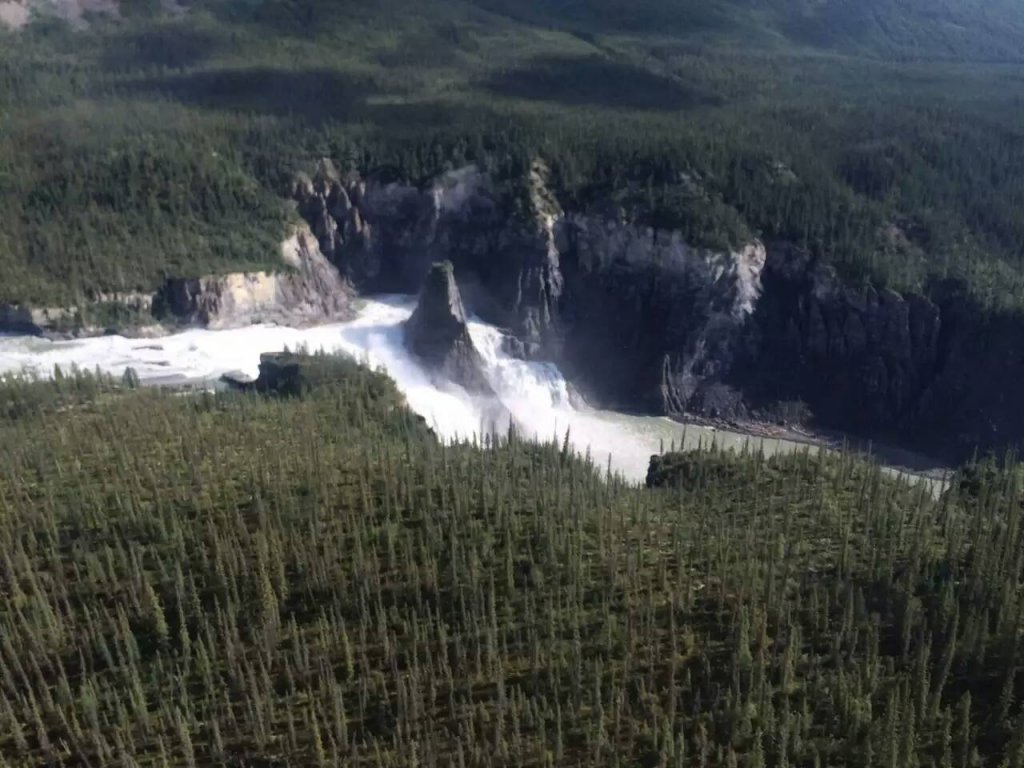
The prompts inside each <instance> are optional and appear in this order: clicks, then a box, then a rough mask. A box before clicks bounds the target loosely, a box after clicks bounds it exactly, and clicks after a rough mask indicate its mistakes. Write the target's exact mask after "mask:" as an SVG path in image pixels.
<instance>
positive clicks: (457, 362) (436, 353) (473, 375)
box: [404, 262, 491, 394]
mask: <svg viewBox="0 0 1024 768" xmlns="http://www.w3.org/2000/svg"><path fill="white" fill-rule="evenodd" d="M404 330H405V345H406V347H408V349H409V351H410V352H412V353H413V354H414V355H416V357H418V358H419V359H420V360H422V361H423V362H424V363H425V364H426V365H427V366H428V367H429V368H430V369H431V370H433V371H435V372H437V373H440V374H441V375H442V376H444V377H445V378H446V379H448V380H450V381H452V382H454V383H456V384H458V385H459V386H461V387H463V388H465V389H466V390H467V391H469V392H473V393H478V394H489V393H491V387H490V384H488V382H487V377H486V376H485V375H484V364H483V360H482V359H481V358H480V354H479V353H478V352H477V350H476V347H474V346H473V340H472V338H470V335H469V327H468V325H467V324H466V310H465V309H464V308H463V305H462V297H461V296H460V294H459V288H458V286H457V285H456V283H455V274H454V269H453V267H452V264H451V262H442V263H439V264H435V265H434V266H433V267H432V268H431V269H430V271H429V272H428V273H427V277H426V279H425V280H424V282H423V288H422V290H421V291H420V295H419V301H418V303H417V305H416V310H415V311H414V312H413V313H412V317H410V318H409V320H408V321H407V322H406V324H405V329H404Z"/></svg>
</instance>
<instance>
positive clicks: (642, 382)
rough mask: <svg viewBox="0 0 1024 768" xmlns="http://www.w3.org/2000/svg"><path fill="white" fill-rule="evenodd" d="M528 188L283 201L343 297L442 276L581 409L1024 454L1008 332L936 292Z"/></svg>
mask: <svg viewBox="0 0 1024 768" xmlns="http://www.w3.org/2000/svg"><path fill="white" fill-rule="evenodd" d="M527 186H528V200H527V205H526V210H525V213H524V212H523V209H522V207H521V206H520V207H519V208H517V209H515V210H518V211H520V212H519V213H513V212H512V211H513V206H512V204H511V203H510V202H509V197H508V196H507V194H506V192H504V191H503V190H502V189H500V188H499V187H498V186H497V185H495V184H494V183H493V182H492V181H491V180H490V179H489V178H488V177H487V176H486V175H485V174H482V173H480V172H478V171H477V170H476V169H474V168H465V169H462V170H459V171H453V172H450V173H446V174H444V175H442V176H440V177H438V178H437V179H435V180H434V181H433V182H431V183H429V184H428V185H426V186H425V187H422V188H420V187H415V186H412V185H409V184H402V183H397V182H394V181H390V180H385V179H383V178H369V179H360V178H359V177H358V176H355V175H352V174H349V175H347V176H345V175H342V174H339V173H338V172H337V171H336V170H335V169H334V168H333V166H331V165H330V164H329V163H322V164H321V166H320V168H319V169H318V171H317V173H316V175H315V178H313V179H308V178H307V179H304V180H300V181H298V182H297V183H296V185H295V187H294V189H293V195H294V197H295V199H296V201H297V202H298V205H299V209H300V211H302V212H303V214H304V215H305V216H306V218H307V220H308V221H309V222H310V224H311V227H312V228H313V231H314V232H315V233H316V235H317V237H318V239H319V243H320V246H321V249H322V250H323V252H324V253H325V255H327V256H328V257H329V258H330V259H331V260H332V261H333V262H334V263H335V264H336V265H337V266H338V268H339V269H340V270H341V272H342V273H343V274H344V275H345V276H346V277H347V278H348V279H349V280H350V281H351V282H352V283H354V284H355V285H356V286H357V287H358V288H361V289H362V290H366V291H381V292H401V293H413V292H415V291H416V290H418V288H419V285H420V281H421V280H422V276H423V275H424V274H425V273H426V272H427V271H428V269H429V268H430V265H431V264H432V263H433V262H435V261H440V260H450V261H451V262H452V264H453V265H454V269H455V272H456V273H457V274H458V275H459V279H460V282H461V283H462V285H463V287H464V290H465V296H466V300H467V302H468V303H469V304H470V306H471V307H472V309H473V311H474V312H476V313H478V314H480V315H481V316H482V317H484V318H485V319H486V320H488V321H489V322H491V323H494V324H496V325H499V326H502V327H504V328H507V329H509V330H510V331H511V332H512V333H513V335H514V336H515V338H516V341H515V342H513V343H512V344H511V345H510V347H509V351H510V352H514V353H515V354H516V355H517V356H522V357H525V358H527V359H541V360H550V361H553V362H556V363H557V364H559V365H560V366H561V368H562V370H563V371H564V372H565V373H566V374H567V376H568V377H569V378H570V379H571V380H572V381H573V383H574V384H575V385H576V386H578V388H579V390H580V391H581V393H582V394H583V395H584V396H585V397H586V398H587V399H588V400H589V401H590V402H592V403H593V404H595V405H600V406H609V407H616V408H623V409H629V410H639V411H643V412H649V413H660V414H668V415H682V414H687V413H691V414H699V415H703V416H709V417H712V418H721V419H726V420H728V419H746V418H762V419H770V420H773V421H782V422H800V421H810V422H813V423H815V424H817V425H819V426H824V427H828V428H836V429H843V430H847V431H850V432H853V433H857V434H860V435H862V436H870V437H877V438H884V439H886V440H887V441H889V442H893V443H898V444H902V445H904V446H907V447H913V448H916V449H919V450H922V451H923V452H926V453H929V454H930V455H933V456H942V457H943V458H952V459H958V458H963V457H964V456H966V455H969V454H970V452H971V451H972V450H973V449H974V448H975V447H980V448H982V449H983V450H988V449H997V450H1001V449H1003V448H1005V447H1007V446H1012V445H1016V446H1018V447H1024V409H1022V408H1019V407H1018V406H1017V402H1016V388H1017V382H1018V381H1022V380H1024V317H1015V316H1000V315H993V314H992V313H991V312H988V311H986V310H984V309H982V308H981V307H978V306H975V305H973V304H972V303H971V302H970V301H967V300H966V299H965V298H964V297H963V296H962V295H961V293H958V292H957V291H956V290H952V289H949V288H948V287H947V288H939V287H936V288H935V289H934V290H932V289H930V290H929V291H927V295H918V294H905V295H901V294H897V293H895V292H892V291H888V290H880V289H876V288H872V287H869V286H860V285H852V284H850V283H847V282H844V281H843V280H842V279H840V277H839V276H837V274H836V273H835V272H834V270H832V269H831V268H830V267H828V266H826V265H824V264H821V263H819V262H818V261H817V260H815V259H814V258H812V257H810V256H809V255H808V254H806V253H803V252H801V251H800V250H799V249H797V248H795V247H793V246H792V245H790V244H787V243H773V244H769V246H768V247H767V248H765V247H764V246H762V245H761V244H760V243H757V242H754V243H750V244H748V245H747V246H745V247H742V248H739V249H737V250H736V251H735V252H722V253H715V252H709V251H705V250H701V249H695V248H691V247H690V246H688V244H687V243H685V242H684V241H683V240H682V238H681V236H680V234H679V233H678V232H672V231H654V230H650V229H646V228H642V227H638V226H635V225H632V224H629V223H626V222H624V221H623V220H622V216H621V213H620V212H617V210H616V209H615V208H614V206H604V207H601V208H594V209H592V210H588V211H579V212H569V213H567V212H565V211H563V210H562V209H561V207H560V206H559V203H558V201H557V200H555V199H554V197H553V196H552V195H551V193H550V192H549V191H548V186H547V172H546V169H545V168H544V167H543V165H541V164H535V165H534V167H533V168H532V169H531V172H530V174H529V179H528V184H527ZM520 200H521V198H520Z"/></svg>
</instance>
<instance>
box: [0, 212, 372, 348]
mask: <svg viewBox="0 0 1024 768" xmlns="http://www.w3.org/2000/svg"><path fill="white" fill-rule="evenodd" d="M281 262H282V263H281V269H280V270H278V271H273V272H271V271H262V272H234V273H228V274H220V275H207V276H203V277H186V278H172V279H169V280H167V282H166V283H164V285H163V286H161V287H160V288H159V290H157V291H156V292H155V293H143V292H118V293H99V294H96V295H94V296H92V297H91V298H90V299H89V300H88V301H85V302H83V303H82V304H81V305H80V306H72V307H48V308H47V307H26V306H18V305H3V304H0V332H6V333H23V334H35V335H42V336H48V337H51V338H73V337H84V336H98V335H102V334H105V333H114V332H116V333H120V334H123V335H127V336H147V337H148V336H156V335H161V334H163V333H166V332H167V330H168V328H170V327H174V326H182V325H198V326H202V327H205V328H212V329H223V328H232V327H238V326H244V325H251V324H253V323H278V324H282V325H299V326H301V325H311V324H315V323H323V322H329V321H340V320H347V319H350V318H351V317H352V316H353V314H354V312H353V310H352V299H353V296H354V295H355V294H354V291H353V290H352V287H351V285H349V283H348V282H347V281H346V280H345V279H344V278H343V277H342V276H341V274H340V273H339V272H338V269H337V268H336V267H335V266H334V265H332V264H331V263H330V262H329V261H328V260H327V259H326V258H324V256H323V254H322V253H320V249H319V245H318V243H317V240H316V238H315V237H313V235H312V233H311V232H310V231H309V229H308V228H306V227H304V226H303V227H299V228H298V229H297V230H296V231H295V232H294V233H293V234H292V236H291V237H290V238H289V239H288V240H286V241H285V242H284V243H282V245H281Z"/></svg>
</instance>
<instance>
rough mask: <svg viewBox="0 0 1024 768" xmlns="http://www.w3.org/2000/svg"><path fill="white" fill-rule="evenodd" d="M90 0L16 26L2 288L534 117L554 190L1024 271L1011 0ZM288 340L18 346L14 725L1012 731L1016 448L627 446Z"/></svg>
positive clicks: (295, 751)
mask: <svg viewBox="0 0 1024 768" xmlns="http://www.w3.org/2000/svg"><path fill="white" fill-rule="evenodd" d="M0 5H3V4H0ZM98 5H99V6H102V5H103V4H98ZM117 6H118V9H119V10H118V13H116V14H114V15H111V14H107V13H103V12H96V13H86V14H85V15H84V16H83V17H81V18H78V17H75V18H74V19H72V21H71V22H68V21H67V20H66V19H62V18H60V17H58V16H57V15H54V14H52V13H49V12H48V11H47V10H46V9H45V8H43V7H42V6H39V5H38V4H37V9H36V11H35V15H34V16H32V17H31V18H30V20H29V21H28V23H27V24H26V25H25V26H24V27H23V28H21V29H19V30H10V29H7V28H5V27H3V26H0V275H2V277H3V279H2V280H0V304H5V303H26V304H32V305H59V306H66V305H70V304H78V303H82V302H88V301H94V300H96V299H97V298H99V297H101V296H102V295H103V294H107V293H109V292H115V291H132V290H147V291H149V290H153V289H154V288H155V287H156V286H157V285H159V283H160V282H161V281H162V280H164V279H166V278H168V277H174V276H188V275H197V274H205V273H210V272H219V271H227V270H235V269H250V268H263V267H267V266H270V265H273V264H275V263H276V262H277V259H278V255H277V254H278V247H279V243H280V241H281V239H282V237H283V236H284V234H285V232H286V230H287V228H288V226H289V223H290V219H291V218H292V217H294V216H295V215H296V214H295V213H294V212H293V211H291V210H290V209H289V208H288V207H287V206H286V204H285V202H284V197H285V194H286V191H287V188H288V184H289V181H290V179H291V178H292V176H293V174H294V173H295V172H296V170H299V169H303V168H309V167H312V164H313V163H314V162H315V160H316V159H317V158H320V157H329V158H333V159H334V160H335V161H336V162H337V163H338V164H339V165H340V166H341V167H343V168H344V169H358V170H359V171H361V172H362V173H364V174H380V175H382V176H385V177H387V178H393V179H405V180H411V181H417V182H419V181H423V180H426V179H428V178H430V177H431V176H432V175H434V174H436V173H438V172H439V171H443V170H445V169H449V168H454V167H458V166H461V165H464V164H467V163H476V164H478V165H479V166H481V167H482V168H484V169H485V170H487V171H489V172H490V173H491V174H492V176H493V177H494V178H495V179H496V180H497V183H499V184H506V185H507V187H508V189H509V190H510V192H513V193H514V191H515V189H516V188H517V185H521V183H522V180H523V178H524V176H525V175H526V174H527V172H528V169H529V168H530V165H531V163H533V162H534V161H535V160H536V159H538V158H541V159H543V160H544V161H545V162H546V164H547V165H548V167H549V168H550V169H551V181H552V188H553V191H554V193H555V194H556V195H557V196H558V198H559V201H560V202H561V203H562V205H563V206H565V207H566V208H585V207H587V206H588V205H591V204H595V203H599V202H602V201H607V200H609V199H611V200H613V201H615V202H616V203H618V204H619V205H620V206H621V207H622V209H623V210H624V211H626V212H627V214H628V215H629V216H630V217H631V218H633V219H635V220H636V221H639V222H644V223H648V224H651V225H653V226H659V227H661V226H665V227H672V228H676V229H679V230H681V231H682V232H683V234H684V235H685V237H686V239H687V240H688V241H690V242H692V243H695V244H702V245H709V246H715V247H725V246H729V245H735V244H737V243H740V242H743V241H745V240H748V239H750V238H752V237H761V238H764V239H766V240H772V239H779V240H785V241H788V242H794V243H797V244H798V245H800V246H802V247H805V248H807V249H808V250H810V251H812V252H813V253H814V254H815V255H817V256H819V257H821V258H823V259H825V260H826V261H829V262H831V263H832V264H834V265H835V266H836V268H837V269H838V270H839V271H840V272H841V273H842V274H843V275H845V276H847V277H848V278H849V279H852V280H865V281H870V282H872V283H874V284H876V285H879V286H881V285H886V286H890V287H894V288H898V289H905V288H914V289H917V290H922V291H928V290H929V287H930V286H932V285H933V284H934V283H936V282H937V281H942V280H945V279H947V278H954V279H956V280H958V281H960V282H961V283H962V284H963V285H964V286H965V287H966V288H967V289H968V290H969V292H970V293H971V294H972V296H973V298H975V299H976V300H977V301H978V303H979V304H980V305H982V306H985V307H989V308H998V309H1000V310H1005V309H1011V310H1018V309H1020V308H1021V307H1024V281H1022V279H1021V277H1020V274H1021V265H1022V261H1024V128H1022V126H1024V120H1022V118H1024V100H1022V94H1024V90H1022V85H1024V79H1022V74H1024V69H1022V67H1024V57H1022V54H1021V51H1022V50H1024V45H1022V41H1024V11H1022V10H1021V8H1020V7H1019V4H1018V3H1015V2H1011V1H1010V0H987V1H983V0H931V2H924V0H902V1H901V2H896V1H895V0H864V1H863V2H858V3H853V2H847V1H846V0H824V1H823V2H805V1H804V0H763V1H762V2H756V3H755V2H752V1H751V0H718V1H717V2H706V1H703V0H702V2H696V1H695V0H635V1H634V2H632V3H628V4H627V3H619V2H613V1H612V0H589V1H588V2H582V0H522V1H521V2H511V1H510V0H418V2H412V0H380V1H379V2H366V1H363V2H355V0H263V1H262V2H259V1H257V0H192V2H185V0H178V1H177V2H158V1H157V0H153V1H152V2H150V1H149V0H139V2H128V0H124V1H123V2H121V3H119V4H117ZM5 9H6V6H5ZM510 197H511V198H512V199H514V194H511V195H510ZM293 362H294V363H295V364H296V365H297V369H298V370H299V371H300V372H301V377H300V378H299V379H298V380H293V381H291V382H290V386H288V387H286V388H284V389H283V390H281V391H247V392H237V391H233V392H217V393H214V392H189V393H181V392H167V391H161V390H157V389H152V388H140V387H139V386H138V382H137V380H136V378H135V377H134V376H133V375H132V374H131V373H130V371H129V372H128V373H126V375H125V376H124V378H123V379H117V380H113V379H108V378H105V377H103V376H100V375H91V374H86V373H82V372H79V371H70V372H60V371H56V372H55V375H54V377H53V378H52V380H50V381H34V380H29V379H25V378H7V379H3V380H0V768H29V766H86V767H87V768H105V767H107V766H125V767H126V768H127V767H131V766H138V767H139V768H143V767H146V768H148V767H150V766H152V767H154V768H164V767H165V766H187V767H189V768H199V767H200V766H201V767H203V768H207V767H213V766H237V767H241V766H247V767H249V768H271V767H272V766H273V767H283V766H354V767H357V768H358V767H364V768H383V767H384V766H393V767H398V766H409V767H410V768H412V766H419V767H423V766H458V768H464V767H467V768H468V767H474V766H479V767H480V768H484V767H486V766H503V767H504V766H508V767H510V768H511V767H512V766H531V767H532V766H537V767H542V766H622V767H623V768H625V767H626V766H642V767H645V768H669V767H672V768H694V767H700V768H710V767H717V766H725V767H726V768H732V767H733V766H736V767H737V768H767V767H768V766H779V767H785V766H792V767H793V768H824V767H825V766H855V767H857V768H883V767H884V768H990V767H991V768H1024V669H1022V667H1024V631H1022V627H1024V589H1022V583H1024V474H1022V472H1021V471H1020V469H1019V467H1018V466H1017V465H1016V463H1015V460H1014V459H1013V457H1009V458H1007V459H1006V460H1005V461H993V460H985V461H977V462H973V463H972V464H970V465H969V466H966V467H964V468H962V469H961V470H959V471H958V472H957V473H955V474H954V475H952V476H951V477H950V478H949V480H948V482H947V483H945V484H944V485H943V487H942V488H938V489H937V488H936V486H935V485H934V484H932V485H929V484H925V483H920V484H915V483H913V482H909V481H907V480H901V479H897V478H894V477H892V476H891V475H890V474H887V473H885V472H884V471H883V469H882V468H880V467H879V466H877V465H876V464H873V463H871V462H870V461H868V460H866V459H862V458H858V457H856V456H853V455H847V454H839V453H830V452H824V451H819V450H818V449H813V448H807V449H806V450H801V451H797V452H794V453H790V454H786V455H777V456H772V457H767V456H764V455H762V454H761V453H759V452H758V451H756V450H754V449H750V450H747V451H744V452H741V453H735V452H726V451H721V450H718V449H716V448H714V447H712V448H709V449H704V450H701V451H697V452H682V453H680V452H676V451H674V450H669V451H666V452H665V453H664V454H663V455H660V456H657V457H652V460H651V467H650V472H649V474H648V478H647V483H646V484H645V485H644V486H637V485H634V484H630V483H627V482H625V481H623V480H622V479H621V478H618V477H616V476H613V475H611V474H610V473H609V472H608V471H607V469H606V468H604V467H601V466H595V465H594V463H593V462H591V461H590V460H589V459H588V458H587V457H586V456H579V455H576V454H575V453H574V452H573V451H572V450H571V448H570V441H569V439H568V436H567V438H566V440H565V441H564V442H562V441H560V440H559V441H552V442H550V443H537V442H533V441H530V440H527V439H524V438H523V437H521V436H520V435H517V434H516V433H515V432H514V431H510V432H509V433H507V434H501V435H495V436H490V437H486V438H481V439H478V440H477V441H475V442H462V443H456V444H445V443H443V442H441V441H439V440H438V439H437V438H436V437H435V435H434V434H433V433H432V432H431V430H430V429H429V428H428V427H427V426H426V425H425V424H424V423H423V421H422V420H421V419H419V418H417V417H416V416H415V415H414V414H412V413H411V412H410V411H409V410H408V409H407V407H406V404H405V403H404V401H403V399H402V397H401V395H400V394H399V392H398V391H397V389H396V388H395V386H394V384H393V383H392V382H390V381H389V380H388V379H387V378H386V377H385V376H384V375H383V374H381V373H379V372H375V371H370V370H368V369H366V368H364V367H361V366H360V365H358V364H356V363H354V362H352V361H349V360H345V359H340V358H328V357H321V356H314V357H307V356H300V357H297V358H296V359H295V360H294V361H293Z"/></svg>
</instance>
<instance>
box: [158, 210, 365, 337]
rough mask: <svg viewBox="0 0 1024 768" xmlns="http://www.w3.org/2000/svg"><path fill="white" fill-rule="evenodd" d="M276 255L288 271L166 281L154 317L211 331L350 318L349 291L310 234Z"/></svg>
mask: <svg viewBox="0 0 1024 768" xmlns="http://www.w3.org/2000/svg"><path fill="white" fill-rule="evenodd" d="M281 251H282V254H281V255H282V262H283V264H284V265H285V266H287V267H289V270H288V271H282V272H276V273H270V272H239V273H233V274H227V275H211V276H207V277H197V278H181V279H173V280H169V281H168V282H167V284H166V285H165V286H164V287H163V288H162V289H161V290H160V291H159V292H158V294H157V297H156V300H155V303H154V312H155V313H156V314H157V315H162V316H167V317H171V318H173V319H174V320H175V321H176V322H180V323H185V324H190V325H201V326H204V327H207V328H211V329H221V328H231V327H237V326H241V325H251V324H254V323H279V324H288V325H308V324H313V323H318V322H327V321H331V320H345V319H348V318H350V317H351V316H352V312H351V307H350V305H351V298H352V291H351V288H350V287H349V286H348V285H347V284H346V283H345V281H344V280H343V279H342V277H341V275H340V274H339V273H338V270H337V269H336V268H335V267H334V266H332V265H331V264H330V262H328V261H327V259H326V258H324V256H323V254H321V253H320V248H319V245H318V243H317V240H316V238H314V237H313V236H312V234H311V233H310V232H308V231H305V230H301V231H299V232H296V233H295V234H294V235H293V236H292V237H291V238H290V239H288V240H287V241H285V243H284V244H283V245H282V249H281Z"/></svg>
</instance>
